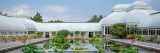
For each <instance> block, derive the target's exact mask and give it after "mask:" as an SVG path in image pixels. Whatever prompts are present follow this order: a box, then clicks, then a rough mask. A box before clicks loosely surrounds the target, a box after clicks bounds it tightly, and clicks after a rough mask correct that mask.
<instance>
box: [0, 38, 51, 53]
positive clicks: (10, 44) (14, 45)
mask: <svg viewBox="0 0 160 53" xmlns="http://www.w3.org/2000/svg"><path fill="white" fill-rule="evenodd" d="M48 39H49V38H40V39H30V40H27V42H26V43H38V42H41V41H45V40H48ZM23 45H25V44H24V43H21V42H20V41H16V42H7V43H4V42H0V52H4V50H10V49H12V48H18V47H21V46H23Z"/></svg>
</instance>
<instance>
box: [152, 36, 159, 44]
mask: <svg viewBox="0 0 160 53" xmlns="http://www.w3.org/2000/svg"><path fill="white" fill-rule="evenodd" d="M151 40H152V42H154V43H160V36H158V35H153V36H152V37H151Z"/></svg>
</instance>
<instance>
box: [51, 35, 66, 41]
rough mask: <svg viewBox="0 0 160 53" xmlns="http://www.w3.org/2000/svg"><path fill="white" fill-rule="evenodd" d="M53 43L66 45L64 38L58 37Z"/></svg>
mask: <svg viewBox="0 0 160 53" xmlns="http://www.w3.org/2000/svg"><path fill="white" fill-rule="evenodd" d="M52 42H54V43H65V39H64V36H58V37H56V38H53V39H52Z"/></svg>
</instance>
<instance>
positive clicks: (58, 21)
mask: <svg viewBox="0 0 160 53" xmlns="http://www.w3.org/2000/svg"><path fill="white" fill-rule="evenodd" d="M53 22H57V23H60V22H63V21H62V20H55V21H53Z"/></svg>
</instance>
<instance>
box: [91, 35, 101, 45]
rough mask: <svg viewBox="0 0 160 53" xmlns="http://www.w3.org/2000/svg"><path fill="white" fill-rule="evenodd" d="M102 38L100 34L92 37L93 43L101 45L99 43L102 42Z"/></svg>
mask: <svg viewBox="0 0 160 53" xmlns="http://www.w3.org/2000/svg"><path fill="white" fill-rule="evenodd" d="M102 41H103V40H102V38H100V37H98V36H94V37H93V38H92V44H93V45H99V44H102Z"/></svg>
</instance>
